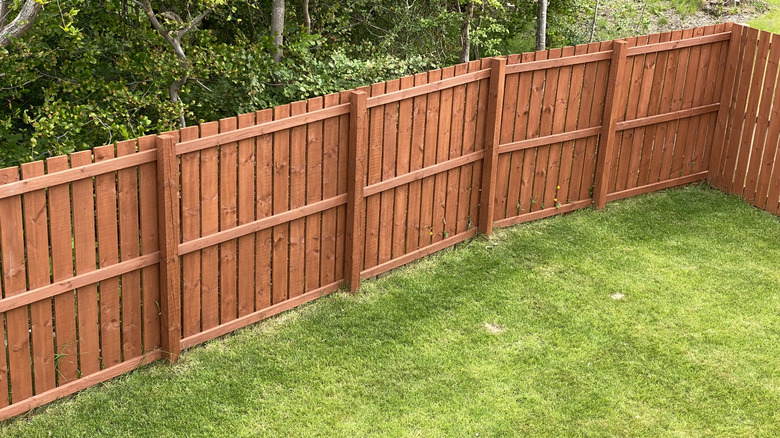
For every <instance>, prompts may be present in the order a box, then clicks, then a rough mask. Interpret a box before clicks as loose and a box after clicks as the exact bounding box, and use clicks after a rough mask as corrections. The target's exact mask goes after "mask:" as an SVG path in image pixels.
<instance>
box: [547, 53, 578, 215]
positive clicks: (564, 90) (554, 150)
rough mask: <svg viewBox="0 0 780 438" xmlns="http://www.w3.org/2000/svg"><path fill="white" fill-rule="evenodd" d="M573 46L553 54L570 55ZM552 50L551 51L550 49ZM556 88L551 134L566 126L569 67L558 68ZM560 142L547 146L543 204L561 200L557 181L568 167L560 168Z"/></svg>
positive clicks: (569, 84)
mask: <svg viewBox="0 0 780 438" xmlns="http://www.w3.org/2000/svg"><path fill="white" fill-rule="evenodd" d="M572 49H573V48H571V47H567V48H564V49H561V50H557V51H555V52H554V53H555V56H571V50H572ZM551 52H552V51H551ZM557 82H558V89H557V92H556V94H555V109H554V112H553V122H552V134H553V135H554V134H560V133H563V132H564V130H565V127H566V112H567V104H568V96H569V88H570V87H571V67H561V68H560V69H559V70H558V78H557ZM562 152H563V151H562V144H560V143H558V142H556V143H554V144H552V145H550V146H549V158H548V161H547V181H546V183H545V189H544V205H546V206H550V205H552V206H557V205H560V204H561V202H560V200H559V198H558V191H559V190H560V188H561V186H560V184H559V182H558V180H559V178H560V174H561V172H566V173H568V169H566V170H562V169H561V155H562Z"/></svg>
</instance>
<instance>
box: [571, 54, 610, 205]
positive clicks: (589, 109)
mask: <svg viewBox="0 0 780 438" xmlns="http://www.w3.org/2000/svg"><path fill="white" fill-rule="evenodd" d="M598 49H599V44H598V43H593V44H588V45H586V46H584V48H580V49H579V50H580V51H582V50H585V51H588V52H592V51H595V50H598ZM601 62H602V63H604V64H605V65H608V64H609V63H608V61H601ZM599 65H600V64H599V63H595V62H592V63H588V64H585V68H584V71H583V74H582V75H583V78H582V96H581V97H580V104H579V112H578V114H577V130H582V129H586V128H588V127H591V119H594V120H595V122H594V123H596V124H597V125H598V124H599V123H600V119H597V118H596V116H595V114H594V113H595V111H593V107H594V104H593V98H594V94H595V91H596V90H595V89H596V75H597V73H598V67H599ZM599 108H600V107H599ZM599 132H601V131H600V130H599ZM588 142H589V140H588V139H575V140H574V146H573V148H574V154H573V156H572V166H571V184H570V185H569V201H577V200H581V199H584V198H590V194H589V191H590V185H591V179H592V177H593V170H592V168H593V161H590V162H587V161H586V160H587V158H588V157H587V156H586V152H588V147H587V146H588ZM592 142H593V143H594V149H593V150H594V153H595V143H596V139H593V140H592ZM592 157H593V156H592V155H591V158H592ZM586 174H587V175H589V176H588V177H587V181H585V179H586V177H585V176H584V175H586ZM581 192H585V195H583V194H582V193H581Z"/></svg>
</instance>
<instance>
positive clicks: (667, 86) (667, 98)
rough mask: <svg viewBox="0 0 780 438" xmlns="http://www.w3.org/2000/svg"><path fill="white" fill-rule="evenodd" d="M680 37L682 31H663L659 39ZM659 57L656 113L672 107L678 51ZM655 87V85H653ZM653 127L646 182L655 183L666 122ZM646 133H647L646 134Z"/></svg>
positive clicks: (664, 53)
mask: <svg viewBox="0 0 780 438" xmlns="http://www.w3.org/2000/svg"><path fill="white" fill-rule="evenodd" d="M681 37H682V32H678V31H675V32H665V33H662V34H661V41H662V42H664V41H669V40H672V39H673V38H675V39H679V38H681ZM658 57H659V58H660V62H659V65H661V66H662V69H663V70H661V71H660V72H659V73H660V77H658V79H657V80H658V83H657V84H658V87H657V90H658V91H657V93H658V95H659V96H660V97H659V99H658V111H657V113H658V114H662V113H668V112H671V108H672V93H673V92H674V87H675V83H674V77H675V72H676V70H677V67H678V57H679V53H678V52H661V53H659V54H658ZM654 88H655V87H654ZM652 129H653V133H652V136H653V145H652V148H653V152H652V157H651V158H650V172H649V176H648V183H655V182H658V181H659V180H660V179H661V165H662V164H663V157H664V141H665V139H666V130H667V125H666V123H659V124H656V125H655V126H653V127H652ZM646 135H647V134H646Z"/></svg>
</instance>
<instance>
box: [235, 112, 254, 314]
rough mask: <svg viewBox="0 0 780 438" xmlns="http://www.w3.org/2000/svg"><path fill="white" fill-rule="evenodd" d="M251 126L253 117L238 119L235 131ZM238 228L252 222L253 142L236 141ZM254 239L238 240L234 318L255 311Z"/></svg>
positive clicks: (247, 116) (248, 236)
mask: <svg viewBox="0 0 780 438" xmlns="http://www.w3.org/2000/svg"><path fill="white" fill-rule="evenodd" d="M254 124H255V114H254V113H248V114H242V115H240V116H238V128H239V129H241V128H248V127H250V126H252V125H254ZM237 196H238V201H237V204H236V206H237V208H238V212H237V216H238V225H244V224H247V223H250V222H252V221H253V220H254V219H255V206H254V202H253V201H254V199H255V139H254V138H248V139H244V140H241V141H239V142H238V195H237ZM254 267H255V236H254V235H252V234H249V235H246V236H241V237H239V238H238V291H237V292H238V298H237V299H238V316H239V317H242V316H246V315H249V314H250V313H252V312H253V311H254V309H255V296H254V294H255V269H254Z"/></svg>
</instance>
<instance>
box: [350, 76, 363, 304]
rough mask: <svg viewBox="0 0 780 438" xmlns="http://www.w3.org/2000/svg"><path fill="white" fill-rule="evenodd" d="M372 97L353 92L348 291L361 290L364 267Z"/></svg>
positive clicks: (351, 107)
mask: <svg viewBox="0 0 780 438" xmlns="http://www.w3.org/2000/svg"><path fill="white" fill-rule="evenodd" d="M367 99H368V95H367V94H366V93H365V92H363V91H353V92H352V93H350V99H349V152H348V154H347V156H348V160H349V163H348V167H347V178H348V179H347V230H346V245H345V246H346V248H345V252H346V254H345V257H344V263H345V265H344V280H345V282H346V284H347V289H349V291H350V292H355V291H356V290H357V289H358V287H360V270H361V268H362V267H363V246H364V245H365V239H364V235H363V216H364V212H365V205H366V203H365V199H364V198H363V187H364V185H365V180H366V179H365V178H366V151H367V137H366V134H367V133H368V126H367V125H368V108H367V106H366V105H367V103H366V101H367Z"/></svg>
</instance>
